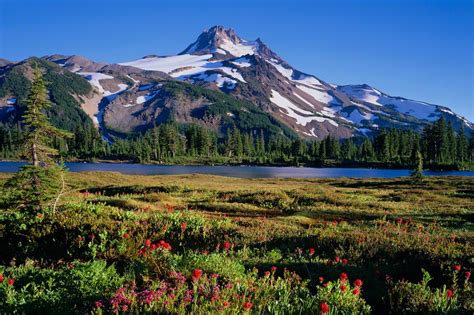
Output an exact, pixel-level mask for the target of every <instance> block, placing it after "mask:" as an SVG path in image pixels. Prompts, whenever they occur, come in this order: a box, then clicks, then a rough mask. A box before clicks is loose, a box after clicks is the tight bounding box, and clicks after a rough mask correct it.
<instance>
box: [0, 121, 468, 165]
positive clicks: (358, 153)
mask: <svg viewBox="0 0 474 315" xmlns="http://www.w3.org/2000/svg"><path fill="white" fill-rule="evenodd" d="M71 131H72V133H73V134H74V135H73V137H71V138H69V139H66V140H63V139H59V138H57V139H55V140H54V147H55V148H56V149H58V150H59V152H60V155H61V157H62V158H63V159H64V160H84V161H97V160H120V161H132V162H139V163H170V164H181V163H190V164H255V165H312V166H324V165H328V166H330V165H335V166H337V165H350V166H373V167H377V166H383V167H412V166H413V165H414V164H415V163H416V154H417V152H418V151H419V152H420V153H421V154H422V156H423V162H424V165H425V167H427V168H433V169H472V166H473V161H474V140H473V137H472V135H467V134H466V132H465V131H464V130H460V131H459V132H456V131H455V130H454V128H453V126H452V125H451V124H450V123H446V121H445V119H444V118H443V117H441V118H440V119H439V120H438V121H436V122H435V123H433V124H432V125H428V126H427V127H425V128H424V130H423V131H422V132H421V133H418V132H416V131H412V130H400V129H384V130H381V131H380V132H379V133H378V134H376V135H375V136H373V137H362V138H361V137H359V138H353V139H346V140H337V139H335V138H333V137H331V136H327V137H326V138H325V139H322V140H320V141H310V140H304V139H300V138H290V137H288V136H284V135H274V134H268V133H266V132H265V130H263V129H262V130H259V131H256V130H253V131H249V132H245V131H241V130H240V129H239V128H237V127H235V126H231V127H229V128H227V132H226V133H225V134H224V135H223V136H219V135H218V133H217V132H214V131H212V130H210V129H207V128H205V127H202V126H200V125H196V124H187V125H182V124H177V123H173V122H170V123H165V124H161V125H158V126H156V127H154V128H151V129H149V130H148V131H146V132H145V133H144V134H135V135H129V136H127V137H124V138H118V139H117V140H116V141H114V142H113V143H107V142H106V141H104V140H103V139H102V138H101V136H100V135H99V132H98V130H97V129H96V128H95V127H94V126H93V125H92V124H85V125H84V126H81V125H80V124H77V125H76V126H75V129H74V130H71ZM23 137H24V130H23V128H22V125H21V124H20V123H18V124H16V125H15V126H14V127H13V128H12V127H10V126H7V125H2V124H0V148H1V150H0V158H1V159H4V160H15V159H20V158H21V155H20V145H19V144H20V143H21V142H22V139H23Z"/></svg>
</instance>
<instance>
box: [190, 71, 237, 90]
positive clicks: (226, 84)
mask: <svg viewBox="0 0 474 315" xmlns="http://www.w3.org/2000/svg"><path fill="white" fill-rule="evenodd" d="M193 79H199V80H204V81H207V82H215V83H216V85H217V86H218V87H220V88H225V89H229V90H233V89H235V86H236V84H237V81H236V80H233V79H230V78H227V77H224V76H222V75H221V74H219V73H212V74H206V73H201V74H200V75H199V76H197V77H195V78H193Z"/></svg>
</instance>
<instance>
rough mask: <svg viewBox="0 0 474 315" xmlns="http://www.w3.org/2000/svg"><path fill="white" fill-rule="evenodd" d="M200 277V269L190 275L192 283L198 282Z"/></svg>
mask: <svg viewBox="0 0 474 315" xmlns="http://www.w3.org/2000/svg"><path fill="white" fill-rule="evenodd" d="M201 276H202V269H194V270H193V273H192V279H193V281H198V280H199V278H201Z"/></svg>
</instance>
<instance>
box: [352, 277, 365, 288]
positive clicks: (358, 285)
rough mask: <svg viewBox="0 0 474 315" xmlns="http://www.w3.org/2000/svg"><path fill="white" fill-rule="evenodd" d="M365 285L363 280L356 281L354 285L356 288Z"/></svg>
mask: <svg viewBox="0 0 474 315" xmlns="http://www.w3.org/2000/svg"><path fill="white" fill-rule="evenodd" d="M363 284H364V282H363V281H362V280H360V279H356V280H355V281H354V285H355V286H356V287H361V286H362V285H363Z"/></svg>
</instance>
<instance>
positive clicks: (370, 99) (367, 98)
mask: <svg viewBox="0 0 474 315" xmlns="http://www.w3.org/2000/svg"><path fill="white" fill-rule="evenodd" d="M337 90H338V91H341V92H343V93H344V94H346V95H348V96H350V97H353V98H355V99H357V100H360V101H363V102H367V103H371V104H375V105H380V106H381V105H382V104H380V103H378V100H379V98H380V97H381V96H382V93H381V92H380V91H379V90H376V89H374V88H372V87H370V86H368V85H341V86H337Z"/></svg>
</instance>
